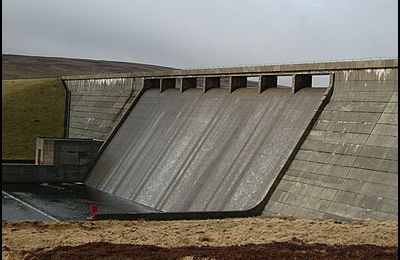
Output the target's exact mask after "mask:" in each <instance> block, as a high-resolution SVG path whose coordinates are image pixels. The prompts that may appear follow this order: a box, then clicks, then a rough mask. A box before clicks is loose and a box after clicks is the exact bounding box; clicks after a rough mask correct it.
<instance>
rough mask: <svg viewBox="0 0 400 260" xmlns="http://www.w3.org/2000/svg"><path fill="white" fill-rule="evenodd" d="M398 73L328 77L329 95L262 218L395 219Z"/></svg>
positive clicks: (375, 71) (376, 71)
mask: <svg viewBox="0 0 400 260" xmlns="http://www.w3.org/2000/svg"><path fill="white" fill-rule="evenodd" d="M397 77H398V76H397V68H388V69H364V70H343V71H339V72H336V73H335V83H334V88H333V96H332V98H331V100H330V102H329V104H328V105H327V106H326V107H325V109H324V111H323V112H322V114H321V115H320V117H319V118H318V120H317V122H316V123H315V125H314V127H313V129H312V131H311V132H310V134H309V136H308V137H307V139H306V140H305V142H304V143H303V145H302V146H301V148H300V150H299V152H298V153H297V156H296V157H295V159H294V161H293V162H292V163H291V165H290V167H289V170H288V171H287V172H286V174H285V175H284V176H283V179H282V180H281V181H280V183H279V185H278V186H277V188H276V190H275V192H274V193H273V195H272V197H271V199H270V201H269V203H268V204H267V206H266V209H265V211H264V214H266V215H290V216H296V217H310V218H334V219H352V220H353V219H360V220H370V219H372V220H397V217H398V159H397V157H398V121H397V118H398V80H397Z"/></svg>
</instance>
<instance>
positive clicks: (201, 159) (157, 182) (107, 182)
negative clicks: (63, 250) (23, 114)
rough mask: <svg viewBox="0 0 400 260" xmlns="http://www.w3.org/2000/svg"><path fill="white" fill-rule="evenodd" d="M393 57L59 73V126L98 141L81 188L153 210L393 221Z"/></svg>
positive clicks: (395, 138) (395, 201)
mask: <svg viewBox="0 0 400 260" xmlns="http://www.w3.org/2000/svg"><path fill="white" fill-rule="evenodd" d="M397 65H398V64H397V59H389V60H369V61H352V62H326V63H310V64H288V65H270V66H252V67H235V68H218V69H201V70H172V71H162V72H151V73H125V74H112V75H89V76H75V77H63V79H62V80H63V82H64V84H65V85H66V86H67V87H68V89H69V90H70V109H69V113H70V116H69V124H68V125H67V127H68V129H69V136H70V137H72V136H74V135H80V136H86V137H90V138H94V137H95V138H96V137H97V138H99V137H100V139H101V138H103V139H104V140H105V142H104V144H103V145H102V147H101V149H100V152H99V153H98V156H97V158H96V160H95V162H94V163H93V165H92V167H91V169H90V171H89V173H88V174H87V176H86V179H85V181H84V183H85V184H86V185H88V186H90V187H93V188H96V189H99V190H102V191H105V192H107V193H110V194H113V195H116V196H118V197H122V198H124V199H127V200H130V201H132V202H135V203H138V204H140V205H144V206H146V207H149V208H152V209H154V210H155V211H158V212H165V213H190V212H193V213H195V212H196V213H199V212H222V213H223V212H245V214H248V215H260V214H263V215H289V216H296V217H311V218H334V219H345V220H352V219H360V220H367V219H375V220H387V219H391V220H396V219H397V216H398V210H397V206H398V195H397V192H398V184H397V180H398V161H397V155H398V134H397V128H398V122H397V114H398V101H397V94H398V85H397V82H398V81H397ZM318 75H326V76H327V77H329V79H330V81H329V84H328V85H327V86H325V88H316V87H312V81H313V78H314V76H318ZM280 76H290V77H291V78H292V85H291V87H286V88H285V87H280V86H279V85H278V84H277V82H278V78H279V77H280ZM248 77H252V78H254V77H258V79H259V80H258V85H257V86H256V87H254V85H251V86H250V85H249V84H248V83H247V78H248ZM225 79H226V80H225ZM224 80H225V81H224ZM223 82H225V83H226V84H225V83H224V84H223ZM79 93H80V94H79ZM102 107H103V108H102ZM89 110H90V111H89ZM88 111H89V112H90V113H88ZM72 112H73V113H72ZM93 112H94V113H93Z"/></svg>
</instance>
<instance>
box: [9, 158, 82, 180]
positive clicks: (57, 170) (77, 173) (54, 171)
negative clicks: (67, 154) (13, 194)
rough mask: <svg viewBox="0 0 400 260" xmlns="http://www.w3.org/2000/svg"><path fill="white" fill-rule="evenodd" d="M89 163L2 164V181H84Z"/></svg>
mask: <svg viewBox="0 0 400 260" xmlns="http://www.w3.org/2000/svg"><path fill="white" fill-rule="evenodd" d="M88 169H89V165H81V166H75V165H64V166H53V165H43V166H42V165H41V166H39V165H29V164H4V163H3V164H2V165H1V171H2V173H1V177H2V182H3V183H6V182H30V183H52V182H83V180H84V178H85V177H86V174H87V171H88Z"/></svg>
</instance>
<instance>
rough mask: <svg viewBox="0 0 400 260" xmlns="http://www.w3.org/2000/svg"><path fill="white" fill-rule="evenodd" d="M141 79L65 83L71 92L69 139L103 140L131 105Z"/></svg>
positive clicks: (90, 80)
mask: <svg viewBox="0 0 400 260" xmlns="http://www.w3.org/2000/svg"><path fill="white" fill-rule="evenodd" d="M137 80H138V79H136V80H135V79H133V78H113V79H85V80H65V81H64V82H65V85H66V86H67V88H68V90H69V92H70V110H69V123H68V130H67V132H68V135H67V136H66V137H68V138H90V139H97V140H102V141H104V140H105V139H106V138H107V136H108V134H109V133H110V132H111V130H112V128H113V127H114V126H115V125H116V124H117V123H118V121H119V120H120V119H121V117H122V115H123V114H124V112H125V111H126V109H127V108H128V107H129V106H130V104H131V103H132V101H133V99H134V98H135V96H136V94H137V92H138V91H139V90H140V87H138V86H137V84H135V83H136V82H135V81H137Z"/></svg>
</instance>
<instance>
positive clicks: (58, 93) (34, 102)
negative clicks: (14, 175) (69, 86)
mask: <svg viewBox="0 0 400 260" xmlns="http://www.w3.org/2000/svg"><path fill="white" fill-rule="evenodd" d="M64 102H65V90H64V88H63V87H62V85H61V83H60V82H59V80H58V79H53V78H49V79H24V80H22V79H20V80H2V115H3V117H2V125H3V126H2V143H3V153H2V159H3V160H4V159H14V160H15V159H19V160H21V159H25V160H33V159H35V146H36V137H38V136H42V137H62V135H63V125H64V122H63V121H64Z"/></svg>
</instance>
